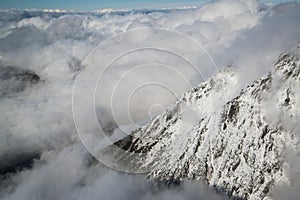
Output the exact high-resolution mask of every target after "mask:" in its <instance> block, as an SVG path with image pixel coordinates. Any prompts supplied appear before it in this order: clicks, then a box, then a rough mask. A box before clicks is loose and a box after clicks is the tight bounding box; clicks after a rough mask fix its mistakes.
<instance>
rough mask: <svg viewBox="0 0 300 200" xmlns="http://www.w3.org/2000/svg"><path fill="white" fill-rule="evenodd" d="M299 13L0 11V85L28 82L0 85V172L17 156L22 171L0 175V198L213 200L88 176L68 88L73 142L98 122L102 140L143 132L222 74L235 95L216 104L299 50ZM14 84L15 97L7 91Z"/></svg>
mask: <svg viewBox="0 0 300 200" xmlns="http://www.w3.org/2000/svg"><path fill="white" fill-rule="evenodd" d="M299 9H300V5H299V3H286V4H279V5H276V6H274V7H268V6H266V5H263V4H260V3H258V2H257V1H255V0H220V1H215V2H212V3H208V4H205V5H203V6H202V7H200V8H190V9H182V10H155V11H147V10H140V11H124V12H112V13H92V12H91V13H76V12H63V13H52V12H42V11H18V10H9V11H0V12H1V14H0V68H1V73H2V72H3V71H4V70H5V69H8V68H9V69H10V71H13V72H10V73H12V74H21V77H24V74H26V72H27V73H29V72H30V73H31V74H32V76H34V75H36V76H38V77H39V81H37V82H36V83H34V84H32V83H30V81H29V82H28V78H25V79H21V80H15V79H13V78H9V77H8V76H7V75H5V74H4V75H3V74H0V75H1V76H0V78H1V80H0V81H1V85H0V92H1V94H0V112H1V116H0V124H1V126H0V132H1V134H0V159H1V163H5V162H9V163H18V160H20V156H21V157H22V155H23V157H24V162H22V163H23V164H24V166H25V165H33V168H32V169H29V170H26V169H17V168H16V169H14V166H11V165H9V164H0V165H1V166H0V169H1V171H3V172H10V174H5V175H3V174H2V175H1V176H0V178H1V180H0V181H1V182H2V183H3V184H0V185H1V186H0V197H2V198H3V199H35V198H36V199H99V197H103V199H132V198H133V197H139V199H154V198H159V199H187V198H189V199H193V198H196V197H200V198H201V197H202V198H203V199H207V198H212V199H214V198H215V199H218V198H220V197H219V196H216V195H215V194H213V193H212V192H211V191H210V189H208V188H206V187H205V186H201V185H200V186H199V185H198V184H195V183H187V184H186V185H184V186H183V187H180V188H179V190H172V189H170V190H166V191H163V192H160V191H155V189H153V186H152V185H151V184H152V183H149V182H147V181H145V180H144V179H143V178H142V177H136V176H131V175H124V174H120V173H117V172H114V171H111V170H109V169H107V168H105V167H103V166H102V165H99V164H95V163H94V162H93V159H91V158H90V157H89V154H88V153H87V152H86V151H85V149H84V148H83V147H82V146H81V144H80V141H79V139H78V137H77V133H76V129H75V127H74V121H73V114H72V91H73V85H74V81H75V80H76V81H77V83H80V84H78V85H77V87H76V88H75V99H76V100H75V106H76V109H75V111H77V112H78V115H76V113H75V115H76V120H77V121H76V122H78V126H80V131H83V132H85V133H94V132H95V131H97V129H98V122H99V123H100V125H101V126H102V128H103V129H105V130H107V131H110V132H112V130H114V129H115V128H116V127H118V126H125V125H127V126H128V125H129V126H132V125H133V124H135V126H134V127H136V126H137V125H139V124H143V123H145V122H147V121H149V120H150V119H151V114H149V109H150V108H151V106H153V105H159V106H158V107H160V106H161V107H166V106H168V105H170V103H171V102H173V101H175V100H176V97H177V96H180V95H181V94H182V93H183V92H184V91H186V90H187V89H189V88H191V87H192V86H195V85H197V84H199V83H200V82H202V81H203V80H206V79H207V78H209V77H210V76H211V75H212V74H215V73H216V72H217V70H218V69H221V68H224V67H227V66H228V65H235V66H237V67H238V68H239V71H240V88H237V89H236V90H234V91H231V94H228V96H230V95H231V96H234V95H236V94H237V92H239V90H240V89H241V88H243V87H244V86H245V85H246V84H248V83H250V82H251V81H253V80H255V79H256V78H258V77H259V76H261V75H262V74H265V73H267V71H269V70H270V68H271V66H272V64H273V63H274V62H275V61H276V58H277V57H278V56H279V54H280V53H282V52H283V51H285V50H287V49H289V48H290V47H292V46H294V45H295V44H297V43H298V42H299V40H300V29H299V27H300V20H299V19H300V12H299ZM154 27H155V28H154ZM116 35H117V36H116ZM99 43H100V44H99ZM134 49H135V51H132V50H134ZM124 52H127V54H124V55H122V53H124ZM120 55H122V56H121V57H119V58H118V59H116V60H115V62H113V63H111V65H109V68H108V70H105V69H106V67H107V64H108V63H110V61H112V60H113V59H115V58H117V57H118V56H120ZM101 73H103V74H102V75H103V76H102V77H101V79H100V80H99V77H100V75H101ZM98 80H99V81H98ZM20 81H21V83H20ZM97 81H98V82H97ZM23 82H25V83H26V87H25V88H22V89H21V90H20V89H18V88H19V87H20V84H21V85H23ZM25 83H24V84H25ZM96 83H97V84H96ZM146 83H149V84H148V85H147V84H146ZM153 83H155V84H153ZM157 83H159V84H157ZM27 84H28V85H27ZM140 86H143V87H140ZM7 88H8V89H7ZM95 89H96V90H95ZM3 91H10V93H9V94H8V93H7V92H3ZM94 91H95V99H94V98H93V94H94V93H93V92H94ZM94 100H95V101H94ZM76 103H77V104H76ZM94 108H95V111H96V113H94ZM159 111H161V110H160V109H158V111H157V112H159ZM153 112H154V111H153ZM94 114H96V116H97V117H95V115H94ZM155 114H156V113H155ZM136 124H137V125H136ZM33 158H36V160H35V162H34V163H32V162H30V161H32V159H33ZM22 163H21V164H19V165H22ZM7 166H9V167H7ZM16 171H18V172H17V173H15V172H16ZM195 185H196V186H195ZM198 186H199V187H198ZM195 188H197V189H195ZM198 188H201V189H200V190H198ZM152 190H154V191H152ZM157 195H158V196H157ZM190 195H191V196H190ZM208 196H209V197H208Z"/></svg>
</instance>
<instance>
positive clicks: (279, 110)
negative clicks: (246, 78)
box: [105, 46, 300, 199]
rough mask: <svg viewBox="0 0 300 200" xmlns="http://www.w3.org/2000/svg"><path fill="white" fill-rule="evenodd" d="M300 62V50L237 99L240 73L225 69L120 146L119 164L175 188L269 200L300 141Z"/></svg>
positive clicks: (116, 159)
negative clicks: (198, 186) (190, 183)
mask: <svg viewBox="0 0 300 200" xmlns="http://www.w3.org/2000/svg"><path fill="white" fill-rule="evenodd" d="M299 58H300V46H298V47H297V48H295V49H294V50H292V51H290V52H289V53H286V54H284V55H282V56H281V57H280V58H279V60H278V61H277V63H276V64H275V66H274V67H273V69H272V71H271V72H270V73H269V74H268V75H266V76H265V77H262V78H260V79H258V80H257V81H255V82H254V83H253V84H251V85H249V86H248V87H247V88H245V89H244V90H243V91H241V92H240V93H239V94H237V95H235V97H234V98H232V96H233V94H234V92H233V91H234V90H235V88H236V86H237V84H238V80H237V75H236V72H235V70H234V69H231V68H228V69H226V70H223V71H222V72H220V73H219V74H217V75H216V76H215V77H213V78H211V79H210V80H208V81H207V82H204V83H202V84H200V85H199V86H197V87H195V88H194V89H192V90H191V91H189V92H186V93H185V94H184V95H183V96H182V97H181V99H179V100H178V101H177V102H176V103H175V104H174V105H173V106H172V107H171V108H170V109H168V110H167V111H166V112H165V113H163V114H161V115H159V116H157V117H156V118H155V119H153V121H151V122H150V123H149V124H148V125H147V126H144V127H142V128H140V129H139V130H136V131H134V132H133V133H132V135H130V136H128V137H126V138H124V139H123V140H121V141H118V142H117V143H116V145H117V146H119V147H121V148H122V149H123V150H126V152H125V153H124V152H123V153H122V154H120V153H118V152H115V154H114V155H115V156H114V158H115V162H117V163H123V164H124V163H126V164H128V166H129V167H131V168H135V169H136V170H137V171H138V170H146V171H149V172H148V176H149V177H150V178H152V179H158V180H161V181H165V182H167V183H170V184H172V183H176V182H179V181H181V180H189V179H193V180H201V181H204V182H206V183H207V184H208V185H210V186H213V187H216V189H217V190H219V191H221V192H224V193H226V194H227V195H229V196H234V197H238V198H241V199H264V198H265V199H267V198H270V197H268V194H269V191H270V189H271V188H272V186H273V185H274V184H275V183H276V182H278V181H288V177H287V175H286V173H285V170H284V167H283V166H284V163H285V158H284V157H285V156H284V153H285V148H286V147H287V146H288V147H289V148H293V147H294V145H295V141H296V137H295V133H294V130H295V128H294V125H295V123H296V122H297V121H298V119H299V115H300V112H299V108H300V105H299V104H300V102H299V100H300V93H299V89H300V75H299V73H300V59H299ZM223 102H225V103H223ZM293 122H295V123H293ZM105 151H106V152H109V148H108V149H106V150H105Z"/></svg>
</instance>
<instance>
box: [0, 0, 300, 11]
mask: <svg viewBox="0 0 300 200" xmlns="http://www.w3.org/2000/svg"><path fill="white" fill-rule="evenodd" d="M208 1H210V0H110V1H108V0H64V1H61V0H1V3H0V8H20V9H25V8H29V9H30V8H39V9H45V8H58V9H82V10H94V9H103V8H116V9H120V8H129V9H130V8H162V7H179V6H184V5H187V6H190V5H201V4H202V3H205V2H208ZM288 1H292V0H261V2H265V3H279V2H288ZM298 1H299V0H298Z"/></svg>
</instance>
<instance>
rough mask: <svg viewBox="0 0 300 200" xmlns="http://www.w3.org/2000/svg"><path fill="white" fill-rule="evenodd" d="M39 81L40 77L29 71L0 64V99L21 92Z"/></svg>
mask: <svg viewBox="0 0 300 200" xmlns="http://www.w3.org/2000/svg"><path fill="white" fill-rule="evenodd" d="M40 81H41V79H40V77H39V76H38V75H37V74H36V73H34V72H32V71H30V70H27V69H23V68H20V67H15V66H6V65H4V66H3V65H2V64H1V63H0V97H10V96H12V95H14V94H16V93H19V92H23V91H24V90H25V89H26V88H29V87H31V86H32V85H36V84H37V83H39V82H40Z"/></svg>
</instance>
